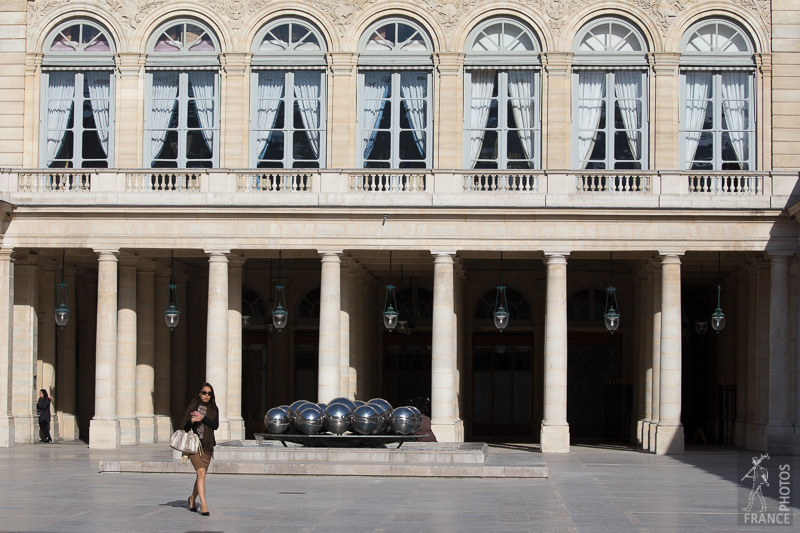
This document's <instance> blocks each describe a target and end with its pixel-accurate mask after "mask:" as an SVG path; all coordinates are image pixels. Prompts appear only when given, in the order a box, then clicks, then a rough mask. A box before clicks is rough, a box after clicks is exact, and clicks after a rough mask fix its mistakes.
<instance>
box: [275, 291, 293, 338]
mask: <svg viewBox="0 0 800 533" xmlns="http://www.w3.org/2000/svg"><path fill="white" fill-rule="evenodd" d="M288 322H289V312H288V311H287V310H286V291H285V290H284V286H283V285H276V286H275V307H273V309H272V324H273V325H274V326H275V329H277V330H278V333H280V332H281V331H283V328H285V327H286V324H287V323H288Z"/></svg>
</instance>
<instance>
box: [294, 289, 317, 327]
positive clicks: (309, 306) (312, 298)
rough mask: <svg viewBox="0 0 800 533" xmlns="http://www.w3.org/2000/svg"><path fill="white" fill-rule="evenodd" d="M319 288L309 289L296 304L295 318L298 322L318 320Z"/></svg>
mask: <svg viewBox="0 0 800 533" xmlns="http://www.w3.org/2000/svg"><path fill="white" fill-rule="evenodd" d="M319 303H320V292H319V287H317V288H316V289H311V290H310V291H308V292H307V293H306V294H305V295H303V297H302V298H301V299H300V302H298V304H297V318H298V319H299V320H305V321H310V320H314V319H316V320H319Z"/></svg>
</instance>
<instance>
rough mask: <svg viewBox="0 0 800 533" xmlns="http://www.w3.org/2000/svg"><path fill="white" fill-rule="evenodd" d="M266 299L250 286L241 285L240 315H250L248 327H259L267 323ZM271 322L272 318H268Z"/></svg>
mask: <svg viewBox="0 0 800 533" xmlns="http://www.w3.org/2000/svg"><path fill="white" fill-rule="evenodd" d="M267 303H268V302H267V301H266V300H264V298H263V297H262V296H261V294H259V293H258V291H256V290H254V289H251V288H250V287H247V286H243V287H242V316H249V317H250V327H261V328H263V327H264V325H265V324H266V323H267V320H268V318H267V317H268V313H269V311H268V310H267ZM269 322H270V323H272V320H271V319H269Z"/></svg>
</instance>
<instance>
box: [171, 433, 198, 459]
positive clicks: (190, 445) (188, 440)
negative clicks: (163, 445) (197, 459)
mask: <svg viewBox="0 0 800 533" xmlns="http://www.w3.org/2000/svg"><path fill="white" fill-rule="evenodd" d="M169 445H170V446H171V447H172V448H174V449H175V450H178V451H179V452H182V453H184V454H186V455H194V454H196V453H197V452H198V451H200V437H198V436H197V434H196V433H195V432H194V431H184V430H182V429H179V430H177V431H176V432H175V433H173V434H172V437H171V438H170V439H169Z"/></svg>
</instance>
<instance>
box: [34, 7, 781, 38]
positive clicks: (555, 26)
mask: <svg viewBox="0 0 800 533" xmlns="http://www.w3.org/2000/svg"><path fill="white" fill-rule="evenodd" d="M97 1H98V3H100V4H105V7H106V8H107V9H109V10H110V11H111V12H112V13H114V14H115V15H116V16H118V17H119V19H120V21H121V22H122V24H123V26H124V28H125V30H126V32H127V33H131V32H133V30H134V29H136V27H137V26H139V24H140V23H141V22H142V20H143V19H144V18H145V17H146V16H147V15H148V14H150V13H151V12H152V11H153V10H154V9H156V8H158V7H161V6H163V5H165V4H167V3H168V2H169V0H97ZM303 1H304V2H306V3H308V4H311V5H313V6H315V7H316V8H318V9H321V10H322V11H323V12H325V13H326V14H327V15H328V16H329V17H330V18H331V21H332V22H333V23H334V24H335V25H336V26H337V28H338V29H339V32H340V33H341V34H344V33H345V32H346V30H347V27H348V26H349V25H350V24H352V23H353V21H354V20H355V19H356V18H357V16H358V14H359V13H360V12H362V11H363V10H364V9H365V8H366V6H368V5H370V4H374V3H377V1H378V0H303ZM400 1H404V2H408V3H409V4H416V3H417V2H418V1H419V0H400ZM491 1H492V0H454V1H445V0H422V4H423V6H424V7H425V9H427V10H428V11H429V12H430V13H431V14H433V15H434V16H435V17H436V19H437V20H438V22H439V23H440V24H441V25H442V26H443V27H444V28H446V29H448V30H449V29H451V28H453V27H454V26H456V25H457V24H458V23H459V21H460V20H461V19H462V18H463V17H464V15H465V14H466V13H467V12H468V11H470V10H472V9H473V8H475V7H478V6H481V5H484V4H487V3H489V2H491ZM518 1H519V2H520V4H522V5H524V6H527V7H528V8H530V9H531V10H533V11H535V12H537V13H544V14H545V15H546V16H547V18H548V19H549V24H550V27H551V28H552V30H553V32H554V33H556V34H559V33H561V31H562V30H563V28H564V26H565V25H566V24H567V22H568V21H569V19H570V17H571V16H572V15H574V14H575V13H577V12H578V11H579V10H581V9H583V8H584V7H586V6H588V5H589V4H593V3H595V0H518ZM626 1H627V2H628V3H629V4H631V5H634V6H636V7H638V8H639V9H641V10H643V11H644V12H646V13H648V14H649V15H650V16H651V17H653V20H654V21H655V23H656V25H657V26H658V27H659V28H660V29H661V32H662V33H666V32H667V30H668V29H669V27H670V26H671V25H672V24H673V22H674V21H675V18H676V17H677V16H678V15H679V14H680V13H681V12H682V11H684V10H686V9H687V8H688V7H689V6H690V5H692V4H695V3H697V2H698V1H699V0H626ZM70 2H71V0H33V1H29V2H28V32H29V34H30V32H31V31H32V28H33V26H35V24H36V23H37V22H38V21H39V20H41V19H42V18H43V17H45V16H47V14H48V13H50V12H51V11H53V10H54V9H57V8H59V7H61V6H64V5H67V4H70ZM199 2H200V3H201V4H203V5H205V6H207V7H209V8H211V9H213V10H214V11H215V12H216V13H219V14H220V15H221V16H222V17H223V18H224V19H226V21H227V22H228V24H229V25H230V27H231V28H232V29H233V30H238V29H241V28H242V27H243V26H244V23H245V22H246V21H247V20H248V18H249V17H251V16H252V15H254V14H255V13H256V12H257V11H259V10H260V9H262V8H263V7H265V6H267V5H268V4H270V3H273V2H275V0H199ZM731 2H732V3H734V4H737V5H739V6H740V7H742V8H743V9H746V10H748V11H750V12H751V13H753V14H754V15H756V16H757V17H758V19H759V20H760V21H761V23H762V26H763V28H764V29H765V30H766V31H767V32H769V29H770V19H771V11H770V10H771V7H770V0H731Z"/></svg>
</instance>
